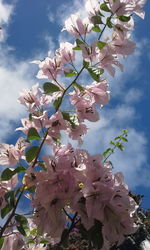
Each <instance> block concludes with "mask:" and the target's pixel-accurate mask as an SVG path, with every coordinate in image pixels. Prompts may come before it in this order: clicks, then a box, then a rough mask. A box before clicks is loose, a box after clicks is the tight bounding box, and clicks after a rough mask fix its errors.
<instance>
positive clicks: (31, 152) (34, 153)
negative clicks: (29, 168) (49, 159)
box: [25, 146, 39, 162]
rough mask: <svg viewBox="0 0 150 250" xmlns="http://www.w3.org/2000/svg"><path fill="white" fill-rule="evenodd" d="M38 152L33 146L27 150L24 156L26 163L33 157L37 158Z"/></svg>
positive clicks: (36, 147) (37, 148)
mask: <svg viewBox="0 0 150 250" xmlns="http://www.w3.org/2000/svg"><path fill="white" fill-rule="evenodd" d="M38 151H39V147H38V146H33V147H31V148H29V150H28V151H27V152H26V154H25V156H26V160H27V162H31V161H33V160H34V159H35V157H36V156H37V153H38Z"/></svg>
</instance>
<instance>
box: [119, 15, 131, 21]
mask: <svg viewBox="0 0 150 250" xmlns="http://www.w3.org/2000/svg"><path fill="white" fill-rule="evenodd" d="M118 18H119V20H120V21H122V22H129V21H130V19H131V17H130V16H119V17H118Z"/></svg>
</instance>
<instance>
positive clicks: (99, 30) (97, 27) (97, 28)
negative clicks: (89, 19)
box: [92, 25, 101, 32]
mask: <svg viewBox="0 0 150 250" xmlns="http://www.w3.org/2000/svg"><path fill="white" fill-rule="evenodd" d="M92 30H93V31H95V32H101V29H100V28H99V26H97V25H96V26H95V27H93V28H92Z"/></svg>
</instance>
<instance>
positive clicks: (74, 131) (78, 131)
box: [67, 123, 88, 144]
mask: <svg viewBox="0 0 150 250" xmlns="http://www.w3.org/2000/svg"><path fill="white" fill-rule="evenodd" d="M67 131H68V135H69V137H70V138H71V139H72V140H78V142H79V144H82V138H81V137H82V135H85V134H86V133H87V131H88V129H87V127H86V125H85V124H82V123H80V124H79V125H77V126H76V127H75V128H72V127H70V128H69V129H68V130H67Z"/></svg>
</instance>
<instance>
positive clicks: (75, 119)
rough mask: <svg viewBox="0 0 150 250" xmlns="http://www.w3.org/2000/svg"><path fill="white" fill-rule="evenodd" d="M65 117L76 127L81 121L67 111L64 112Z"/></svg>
mask: <svg viewBox="0 0 150 250" xmlns="http://www.w3.org/2000/svg"><path fill="white" fill-rule="evenodd" d="M62 115H63V118H64V119H65V120H67V121H69V122H70V124H71V126H72V128H73V129H74V128H76V126H77V125H79V121H78V118H77V116H76V115H71V114H69V113H67V112H62Z"/></svg>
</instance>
